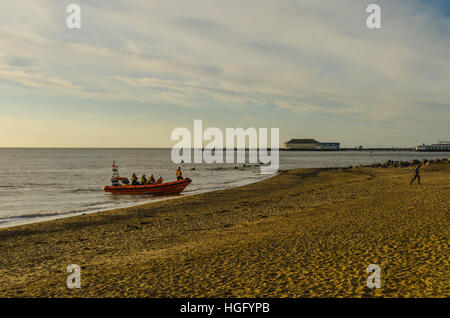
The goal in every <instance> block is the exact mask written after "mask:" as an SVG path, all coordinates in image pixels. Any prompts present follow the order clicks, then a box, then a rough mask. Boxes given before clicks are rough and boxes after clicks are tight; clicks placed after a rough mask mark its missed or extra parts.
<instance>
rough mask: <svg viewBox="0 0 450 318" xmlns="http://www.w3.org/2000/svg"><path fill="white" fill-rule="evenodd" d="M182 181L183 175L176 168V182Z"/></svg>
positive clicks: (179, 169)
mask: <svg viewBox="0 0 450 318" xmlns="http://www.w3.org/2000/svg"><path fill="white" fill-rule="evenodd" d="M179 180H183V173H182V172H181V168H180V167H178V169H177V181H179Z"/></svg>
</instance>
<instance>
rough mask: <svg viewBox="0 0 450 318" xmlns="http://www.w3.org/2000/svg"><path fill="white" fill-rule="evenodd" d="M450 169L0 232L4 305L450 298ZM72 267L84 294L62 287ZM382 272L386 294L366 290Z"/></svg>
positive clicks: (288, 174) (276, 181)
mask: <svg viewBox="0 0 450 318" xmlns="http://www.w3.org/2000/svg"><path fill="white" fill-rule="evenodd" d="M449 172H450V166H449V165H448V164H446V163H440V164H435V165H430V166H424V167H423V172H422V178H423V185H421V186H418V185H416V184H415V185H412V186H410V185H409V179H410V174H411V168H388V169H383V168H371V167H357V168H352V169H345V168H325V169H317V168H313V169H296V170H287V171H280V172H279V174H278V175H276V176H273V177H270V178H266V179H264V180H262V181H259V182H256V183H252V184H249V185H245V186H241V187H237V188H229V189H225V190H219V191H213V192H207V193H202V194H197V195H192V196H183V197H180V198H178V200H164V201H159V202H151V203H149V204H145V205H140V206H134V207H130V208H125V209H114V210H109V211H104V212H98V213H93V214H88V215H81V216H77V217H76V218H75V217H74V218H64V219H58V220H53V221H48V222H42V223H33V224H28V225H22V226H15V227H10V228H3V229H0V253H2V255H3V257H2V258H1V259H0V275H1V276H2V277H3V279H2V280H0V296H3V297H374V296H375V297H449V296H450V290H449V287H448V284H447V283H446V277H448V274H449V273H448V259H447V258H446V255H447V252H448V251H447V248H448V228H449V220H448V215H447V213H448V206H450V202H449V200H450V198H448V193H449V191H450V182H449V179H448V173H449ZM69 264H78V265H80V266H81V271H82V288H81V289H77V290H71V289H68V288H67V287H66V285H65V281H66V278H67V275H68V274H67V273H66V271H65V269H66V267H67V266H68V265H69ZM368 264H379V265H380V267H381V270H382V277H383V281H382V286H383V288H381V289H375V290H370V289H368V288H367V287H366V286H365V281H366V279H367V273H366V272H365V270H366V268H367V265H368Z"/></svg>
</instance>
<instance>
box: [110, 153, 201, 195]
mask: <svg viewBox="0 0 450 318" xmlns="http://www.w3.org/2000/svg"><path fill="white" fill-rule="evenodd" d="M112 172H113V176H112V178H111V183H112V185H110V186H104V187H103V191H105V192H109V193H113V194H153V195H174V194H180V193H181V192H182V191H183V190H184V189H185V188H186V187H187V186H188V185H190V184H191V182H192V180H191V179H189V178H186V179H181V180H178V181H173V182H166V183H156V184H141V185H139V184H136V185H134V184H130V182H129V180H128V178H124V177H121V176H120V175H119V168H118V167H117V165H116V162H115V161H114V162H113V164H112Z"/></svg>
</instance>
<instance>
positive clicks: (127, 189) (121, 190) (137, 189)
mask: <svg viewBox="0 0 450 318" xmlns="http://www.w3.org/2000/svg"><path fill="white" fill-rule="evenodd" d="M191 182H192V180H191V179H183V180H179V181H173V182H167V183H161V184H146V185H120V186H105V187H103V191H105V192H109V193H112V194H152V195H174V194H180V193H181V192H182V191H183V190H184V189H185V188H186V187H187V186H188V185H189V184H191Z"/></svg>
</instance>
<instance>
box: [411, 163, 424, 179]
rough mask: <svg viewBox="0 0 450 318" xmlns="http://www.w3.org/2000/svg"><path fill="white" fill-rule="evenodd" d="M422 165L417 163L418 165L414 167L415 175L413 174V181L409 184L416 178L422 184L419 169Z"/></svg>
mask: <svg viewBox="0 0 450 318" xmlns="http://www.w3.org/2000/svg"><path fill="white" fill-rule="evenodd" d="M421 166H422V165H421V164H420V163H419V164H418V165H417V167H415V168H414V175H413V178H412V180H411V182H410V183H409V184H413V182H414V180H416V179H417V182H418V184H420V175H419V173H420V171H419V169H420V167H421Z"/></svg>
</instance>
